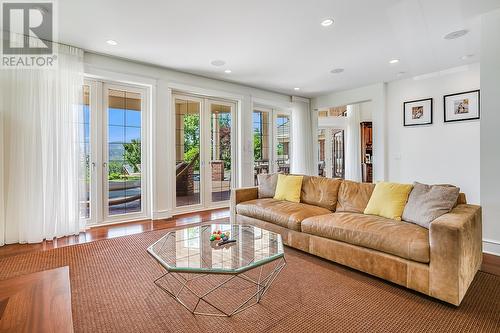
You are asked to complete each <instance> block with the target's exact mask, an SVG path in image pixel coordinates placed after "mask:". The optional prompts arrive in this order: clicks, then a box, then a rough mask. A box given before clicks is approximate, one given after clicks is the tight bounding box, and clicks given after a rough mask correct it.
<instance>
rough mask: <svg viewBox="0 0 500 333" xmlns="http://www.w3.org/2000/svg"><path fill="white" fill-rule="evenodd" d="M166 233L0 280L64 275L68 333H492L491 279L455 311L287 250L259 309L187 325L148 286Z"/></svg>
mask: <svg viewBox="0 0 500 333" xmlns="http://www.w3.org/2000/svg"><path fill="white" fill-rule="evenodd" d="M166 232H167V231H166V230H159V231H152V232H148V233H144V234H139V235H132V236H125V237H120V238H115V239H109V240H101V241H96V242H92V243H87V244H82V245H75V246H68V247H63V248H59V249H54V250H49V251H45V252H38V253H33V254H26V255H19V256H16V257H10V258H6V259H3V260H1V261H0V280H2V279H7V278H9V277H13V276H17V275H21V274H26V273H31V272H36V271H40V270H45V269H50V268H55V267H59V266H65V265H68V266H69V267H70V275H71V288H72V302H73V321H74V325H75V331H76V332H142V333H144V332H217V333H219V332H500V277H497V276H494V275H490V274H486V273H481V272H480V273H478V274H477V276H476V278H475V280H474V282H473V283H472V286H471V288H470V290H469V291H468V293H467V295H466V296H465V299H464V301H463V303H462V305H461V306H460V307H458V308H456V307H453V306H450V305H447V304H444V303H442V302H439V301H435V300H433V299H431V298H429V297H425V296H422V295H420V294H418V293H415V292H412V291H409V290H407V289H405V288H401V287H398V286H396V285H393V284H390V283H387V282H384V281H382V280H380V279H377V278H374V277H371V276H368V275H366V274H363V273H360V272H357V271H354V270H351V269H348V268H345V267H343V266H340V265H337V264H334V263H330V262H328V261H325V260H322V259H320V258H317V257H314V256H311V255H308V254H305V253H302V252H299V251H296V250H293V249H289V248H287V249H286V257H287V261H288V265H287V266H286V267H285V269H284V270H283V272H282V273H281V275H280V276H279V277H278V279H277V280H276V282H275V283H274V285H273V286H272V287H271V289H270V290H269V292H268V293H267V294H266V296H265V297H264V299H263V300H262V302H261V304H258V305H255V306H253V307H252V308H250V309H248V310H246V311H244V312H241V313H240V314H237V315H236V316H234V317H232V318H215V317H204V316H193V315H191V313H189V312H188V311H187V310H186V309H184V308H183V307H182V306H181V305H179V304H178V303H177V302H175V301H174V300H173V299H172V298H171V297H170V296H168V295H167V294H165V293H164V292H163V291H162V290H160V289H159V288H158V287H157V286H155V285H154V284H153V280H154V279H155V278H156V277H158V276H160V275H162V273H163V269H162V268H161V267H160V266H159V265H158V264H157V263H156V261H155V260H154V259H153V258H151V257H150V256H149V255H148V254H147V253H146V248H147V247H148V246H149V245H150V244H152V243H153V242H154V241H156V240H157V239H158V238H160V237H161V236H162V235H164V234H165V233H166ZM230 292H231V291H228V293H230Z"/></svg>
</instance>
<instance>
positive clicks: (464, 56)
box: [460, 54, 474, 60]
mask: <svg viewBox="0 0 500 333" xmlns="http://www.w3.org/2000/svg"><path fill="white" fill-rule="evenodd" d="M473 56H474V55H473V54H466V55H463V56H461V57H460V59H462V60H467V59H470V58H472V57H473Z"/></svg>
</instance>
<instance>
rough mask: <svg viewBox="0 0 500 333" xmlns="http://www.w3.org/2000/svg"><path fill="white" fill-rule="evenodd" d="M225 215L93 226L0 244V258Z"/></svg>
mask: <svg viewBox="0 0 500 333" xmlns="http://www.w3.org/2000/svg"><path fill="white" fill-rule="evenodd" d="M225 217H229V209H227V208H224V209H216V210H208V211H203V212H197V213H190V214H182V215H177V216H174V217H173V218H171V219H165V220H144V221H135V222H127V223H119V224H113V225H107V226H101V227H93V228H90V229H88V230H86V231H85V232H81V233H80V235H78V236H68V237H61V238H58V239H54V240H50V241H43V242H42V243H36V244H10V245H5V246H1V247H0V259H2V258H6V257H11V256H15V255H19V254H25V253H30V252H37V251H46V250H50V249H55V248H58V247H63V246H69V245H75V244H83V243H88V242H92V241H96V240H100V239H109V238H115V237H120V236H126V235H133V234H138V233H141V232H146V231H151V230H160V229H167V228H173V227H178V226H183V225H188V224H193V223H199V222H204V221H212V220H216V219H221V218H225Z"/></svg>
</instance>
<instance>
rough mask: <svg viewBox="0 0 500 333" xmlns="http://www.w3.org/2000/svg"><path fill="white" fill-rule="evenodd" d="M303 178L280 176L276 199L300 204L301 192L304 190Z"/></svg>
mask: <svg viewBox="0 0 500 333" xmlns="http://www.w3.org/2000/svg"><path fill="white" fill-rule="evenodd" d="M303 178H304V177H303V176H292V175H284V174H279V175H278V184H276V192H275V193H274V199H276V200H286V201H291V202H297V203H298V202H300V190H301V189H302V179H303Z"/></svg>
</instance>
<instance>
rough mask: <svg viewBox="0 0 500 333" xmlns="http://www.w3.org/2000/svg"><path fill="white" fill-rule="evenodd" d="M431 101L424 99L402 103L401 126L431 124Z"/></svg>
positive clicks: (430, 99)
mask: <svg viewBox="0 0 500 333" xmlns="http://www.w3.org/2000/svg"><path fill="white" fill-rule="evenodd" d="M433 104H434V103H433V99H432V98H424V99H418V100H414V101H408V102H404V103H403V126H406V127H408V126H420V125H431V124H432V112H433Z"/></svg>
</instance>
